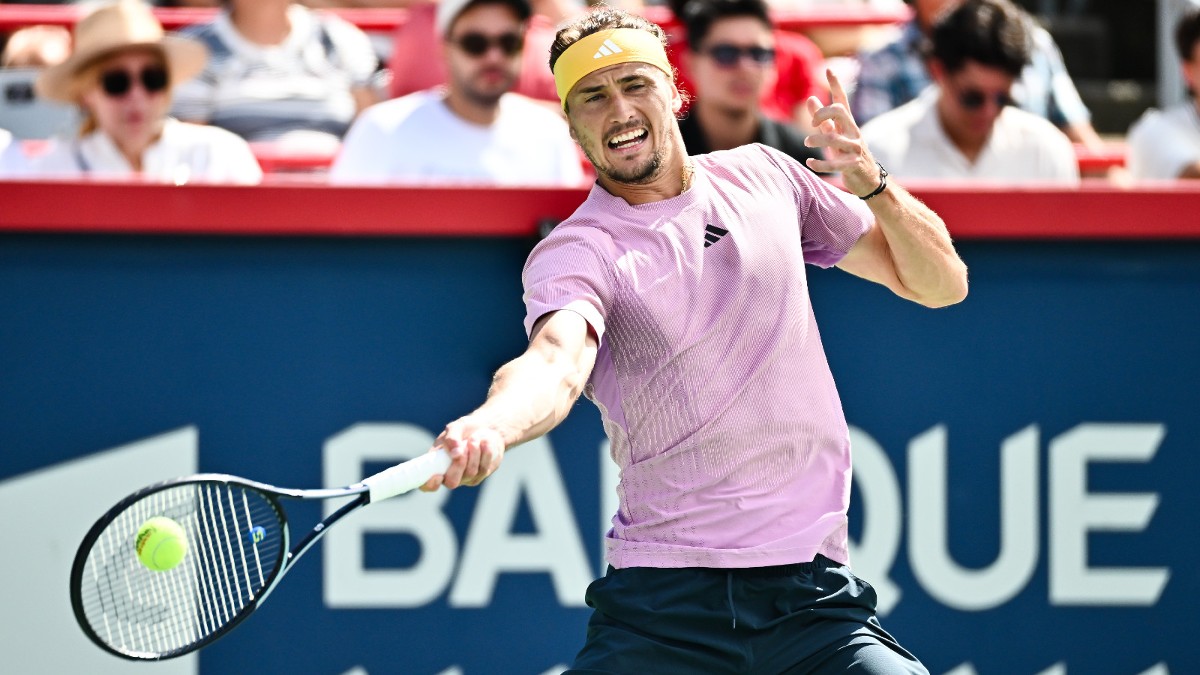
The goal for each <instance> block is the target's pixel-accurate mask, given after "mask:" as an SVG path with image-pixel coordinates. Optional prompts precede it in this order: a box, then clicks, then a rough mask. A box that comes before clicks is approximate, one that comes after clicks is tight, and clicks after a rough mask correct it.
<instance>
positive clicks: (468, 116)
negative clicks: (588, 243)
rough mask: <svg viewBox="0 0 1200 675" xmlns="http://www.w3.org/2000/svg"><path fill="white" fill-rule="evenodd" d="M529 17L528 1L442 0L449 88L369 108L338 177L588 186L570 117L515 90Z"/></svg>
mask: <svg viewBox="0 0 1200 675" xmlns="http://www.w3.org/2000/svg"><path fill="white" fill-rule="evenodd" d="M529 17H530V7H529V4H528V2H527V1H526V0H442V1H441V2H440V3H439V4H438V9H437V28H438V32H439V34H440V35H441V36H442V58H443V59H444V62H445V65H446V73H447V81H446V86H445V88H441V87H438V88H434V89H427V90H424V91H419V92H415V93H412V94H409V95H407V96H402V97H400V98H397V99H393V100H390V101H385V102H383V103H379V104H376V105H374V106H372V107H370V108H368V109H367V110H365V111H364V112H363V114H362V115H360V116H359V118H358V120H357V121H355V123H354V125H353V126H352V127H351V128H350V131H349V132H348V133H347V134H346V138H345V140H344V142H343V143H342V148H341V151H340V153H339V155H338V157H337V159H336V160H335V161H334V164H333V167H332V168H331V170H330V180H331V181H332V182H334V183H338V184H347V183H360V184H361V183H383V182H395V181H400V182H414V181H416V182H428V181H442V182H444V181H456V182H471V183H488V184H495V185H578V184H580V183H582V182H583V168H582V165H581V162H580V157H579V153H578V151H577V150H576V149H575V145H574V143H572V142H571V137H570V134H569V133H568V131H567V126H566V123H565V122H564V121H563V119H562V118H561V117H560V116H559V115H558V114H557V113H556V112H554V111H553V110H550V109H548V108H547V107H546V106H545V105H543V104H541V103H537V102H535V101H533V100H531V99H528V98H526V97H524V96H521V95H519V94H516V93H513V92H512V88H513V86H514V84H515V83H516V81H517V78H518V76H519V74H520V68H521V54H522V50H523V49H524V44H525V27H526V23H527V21H528V20H529ZM431 56H432V55H431ZM412 67H419V65H418V64H412Z"/></svg>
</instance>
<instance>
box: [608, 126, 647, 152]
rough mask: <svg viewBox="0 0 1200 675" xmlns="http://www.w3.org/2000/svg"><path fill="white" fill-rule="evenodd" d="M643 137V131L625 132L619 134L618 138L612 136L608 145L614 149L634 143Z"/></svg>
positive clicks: (644, 131)
mask: <svg viewBox="0 0 1200 675" xmlns="http://www.w3.org/2000/svg"><path fill="white" fill-rule="evenodd" d="M645 135H646V130H645V129H637V130H636V131H627V132H625V133H623V134H621V135H620V136H613V137H612V138H610V139H609V141H608V144H609V145H610V146H612V147H614V148H615V147H617V146H618V145H622V144H624V143H629V142H630V141H635V140H637V139H639V138H641V137H642V136H645Z"/></svg>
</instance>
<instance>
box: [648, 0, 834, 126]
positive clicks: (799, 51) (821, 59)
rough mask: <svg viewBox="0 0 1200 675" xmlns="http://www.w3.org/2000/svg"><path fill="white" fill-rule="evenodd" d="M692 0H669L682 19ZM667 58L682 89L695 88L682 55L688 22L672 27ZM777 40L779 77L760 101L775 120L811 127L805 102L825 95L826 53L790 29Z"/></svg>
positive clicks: (776, 34) (775, 36) (777, 34)
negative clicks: (676, 71)
mask: <svg viewBox="0 0 1200 675" xmlns="http://www.w3.org/2000/svg"><path fill="white" fill-rule="evenodd" d="M691 1H692V0H667V4H668V6H670V8H671V11H672V12H673V13H674V15H675V17H676V18H677V19H679V20H680V21H682V20H683V17H684V16H686V14H687V6H688V4H689V3H690V2H691ZM667 37H668V40H669V41H670V44H669V49H668V50H667V58H668V59H670V60H671V65H673V66H675V68H676V69H677V70H678V71H679V77H678V81H679V88H680V90H681V91H685V92H692V91H694V90H695V81H694V77H693V76H692V73H691V72H690V69H689V68H688V65H687V64H686V63H684V62H683V58H682V54H683V53H684V52H686V51H688V46H687V43H688V36H687V28H686V25H685V24H683V23H680V24H678V25H675V26H672V27H669V28H668V32H667ZM772 38H773V39H774V42H775V69H774V70H775V76H774V77H773V78H772V79H771V80H770V81H769V83H768V84H767V86H766V87H765V88H764V91H763V96H762V98H761V99H760V104H761V108H762V111H763V113H764V114H765V115H766V116H767V117H770V118H771V119H774V120H778V121H780V122H787V123H789V124H793V125H795V126H796V127H797V128H798V129H800V130H807V129H808V128H809V125H808V109H807V107H806V106H805V101H807V100H808V97H809V96H816V97H818V98H825V97H826V92H825V90H824V88H823V84H822V83H823V82H825V78H824V75H823V73H824V66H825V56H824V55H823V54H822V53H821V50H820V48H818V47H817V45H816V44H815V43H814V42H813V41H812V40H809V39H808V38H807V37H805V36H803V35H801V34H799V33H794V32H791V31H786V30H779V29H773V30H772Z"/></svg>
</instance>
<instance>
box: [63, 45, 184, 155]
mask: <svg viewBox="0 0 1200 675" xmlns="http://www.w3.org/2000/svg"><path fill="white" fill-rule="evenodd" d="M149 67H164V62H163V59H162V56H161V55H160V54H159V53H158V52H156V51H153V50H143V49H137V50H127V51H122V52H119V53H117V54H115V55H113V56H111V57H109V58H107V59H105V60H104V61H103V62H102V63H99V64H97V65H96V66H95V67H94V68H91V69H89V78H88V80H87V82H86V84H85V85H84V88H83V90H82V91H81V93H80V103H81V104H82V105H83V107H84V108H86V109H87V110H88V111H89V112H90V113H91V115H92V118H93V119H94V120H95V121H96V127H97V128H98V129H99V130H100V131H102V132H104V133H105V134H107V135H108V137H109V138H110V139H112V141H113V143H114V144H115V145H116V146H117V148H118V149H119V150H120V151H121V154H122V155H124V156H125V159H126V160H127V161H128V162H129V165H130V166H131V167H132V168H133V169H134V170H135V171H141V169H142V153H144V152H145V151H146V148H148V147H150V145H151V144H153V143H154V142H155V141H157V140H158V138H159V136H161V135H162V130H163V122H164V121H165V120H166V118H167V112H168V111H169V110H170V108H171V96H170V88H169V87H168V88H167V89H164V90H162V91H159V92H155V93H150V92H148V91H146V89H145V87H143V86H142V81H141V77H140V74H141V72H142V71H143V70H144V69H146V68H149ZM112 70H124V71H126V72H127V73H130V74H131V75H132V76H133V77H132V78H131V79H132V80H133V86H132V87H130V89H129V91H128V92H126V93H125V94H124V95H123V96H110V95H108V94H107V93H106V92H105V91H104V89H103V87H101V85H100V77H101V75H102V74H103V73H106V72H108V71H112Z"/></svg>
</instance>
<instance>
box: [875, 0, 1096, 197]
mask: <svg viewBox="0 0 1200 675" xmlns="http://www.w3.org/2000/svg"><path fill="white" fill-rule="evenodd" d="M931 39H932V53H931V55H930V61H929V70H930V74H931V75H932V76H933V79H934V83H935V86H932V87H930V88H928V89H926V90H925V92H923V93H922V94H921V95H920V96H918V97H917V98H916V99H915V100H913V101H910V102H909V103H907V104H905V105H903V106H900V107H899V108H896V109H895V110H892V111H891V112H888V113H885V114H883V115H880V116H879V117H876V118H875V119H873V120H871V121H870V122H868V123H867V124H865V125H864V126H863V128H862V134H863V138H864V139H865V140H866V141H867V144H868V145H869V146H870V147H871V149H872V152H874V154H875V157H876V159H877V160H878V161H879V162H880V163H881V164H883V165H884V166H885V167H887V168H888V170H889V171H891V172H892V173H894V174H896V175H897V176H902V177H904V178H908V179H912V178H930V179H968V180H987V181H997V182H1029V181H1033V182H1041V183H1046V182H1051V183H1058V184H1065V185H1077V184H1078V183H1079V164H1078V161H1077V160H1076V157H1075V151H1074V148H1073V146H1072V145H1071V142H1070V140H1069V139H1068V138H1067V137H1066V135H1064V134H1063V133H1062V132H1061V131H1059V130H1058V129H1057V128H1056V127H1055V126H1054V125H1053V124H1051V123H1050V122H1049V121H1047V120H1046V119H1044V118H1042V117H1039V116H1037V115H1034V114H1032V113H1029V112H1026V111H1024V110H1020V109H1018V108H1016V107H1015V106H1013V105H1011V103H1012V89H1013V84H1014V83H1015V82H1016V80H1017V78H1018V77H1020V75H1021V71H1022V69H1024V67H1025V65H1026V64H1027V63H1028V62H1029V58H1030V46H1031V44H1030V36H1029V32H1028V25H1027V24H1026V22H1025V21H1024V18H1023V16H1022V14H1021V13H1020V10H1019V9H1017V7H1016V6H1014V5H1013V4H1011V3H1010V2H1009V1H1008V0H967V1H966V2H964V3H963V4H961V5H960V6H958V7H957V8H956V9H954V10H953V11H951V12H949V13H948V14H946V15H944V16H943V17H942V18H941V19H940V20H939V21H938V22H937V24H936V25H935V26H934V29H933V33H932V36H931Z"/></svg>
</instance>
